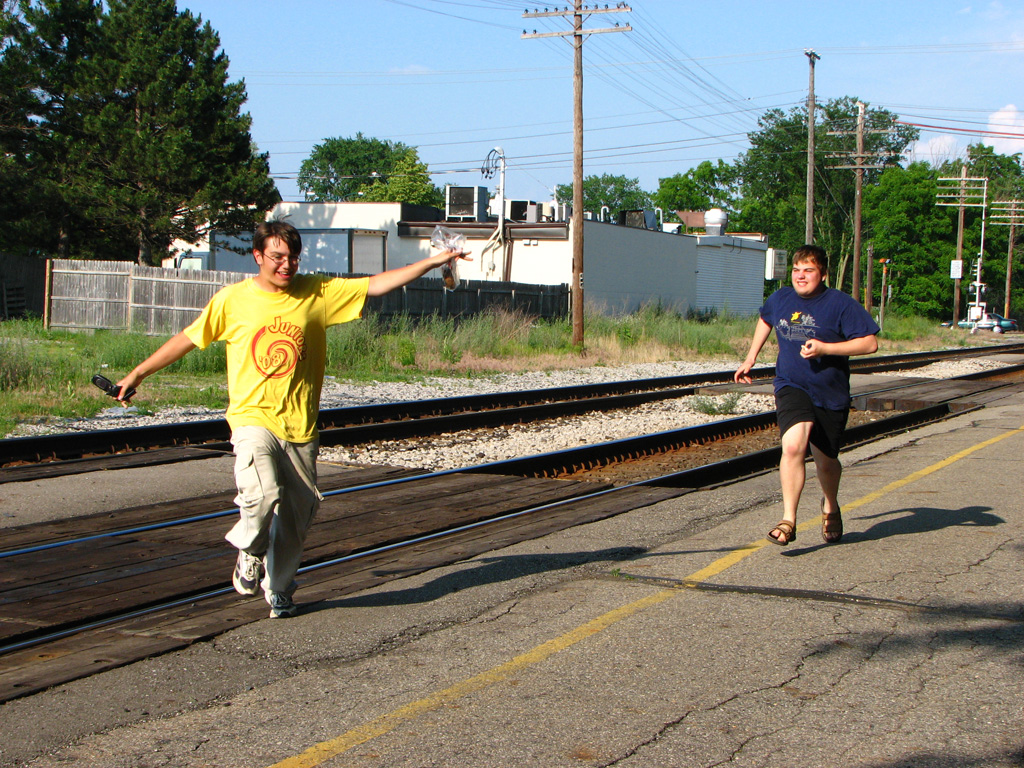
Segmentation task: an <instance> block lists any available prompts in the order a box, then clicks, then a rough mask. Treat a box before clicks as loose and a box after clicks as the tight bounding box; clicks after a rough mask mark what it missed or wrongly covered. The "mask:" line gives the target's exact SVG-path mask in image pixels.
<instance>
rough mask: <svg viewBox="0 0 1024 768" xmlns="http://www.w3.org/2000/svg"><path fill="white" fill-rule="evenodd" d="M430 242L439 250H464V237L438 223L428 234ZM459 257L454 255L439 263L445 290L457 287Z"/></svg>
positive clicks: (460, 251)
mask: <svg viewBox="0 0 1024 768" xmlns="http://www.w3.org/2000/svg"><path fill="white" fill-rule="evenodd" d="M430 244H431V245H432V246H434V247H435V248H437V249H438V250H439V251H455V252H456V253H462V252H464V251H465V250H466V238H465V236H464V235H460V234H459V233H457V232H452V231H451V230H450V229H448V228H447V227H442V226H441V225H440V224H438V225H437V226H436V227H434V232H433V233H432V234H431V235H430ZM458 261H459V257H458V256H454V257H453V258H452V259H451V260H450V261H449V262H447V263H446V264H442V265H441V279H442V280H444V287H445V290H448V291H454V290H455V289H456V288H458V287H459V283H460V280H459V268H458Z"/></svg>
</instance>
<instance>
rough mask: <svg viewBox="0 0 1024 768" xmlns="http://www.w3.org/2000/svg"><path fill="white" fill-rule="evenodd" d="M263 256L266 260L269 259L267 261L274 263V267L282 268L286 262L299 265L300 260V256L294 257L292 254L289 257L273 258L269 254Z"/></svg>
mask: <svg viewBox="0 0 1024 768" xmlns="http://www.w3.org/2000/svg"><path fill="white" fill-rule="evenodd" d="M262 256H263V258H264V259H267V261H270V262H272V263H273V264H274V266H277V267H279V266H281V265H282V264H284V263H285V262H286V261H288V262H292V263H295V264H298V263H299V260H300V259H299V257H298V256H293V255H292V254H290V253H289V254H288V255H287V256H271V255H270V254H269V253H264V254H262Z"/></svg>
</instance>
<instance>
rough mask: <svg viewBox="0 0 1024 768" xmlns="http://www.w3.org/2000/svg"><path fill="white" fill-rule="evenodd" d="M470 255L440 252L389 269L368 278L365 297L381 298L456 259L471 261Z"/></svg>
mask: <svg viewBox="0 0 1024 768" xmlns="http://www.w3.org/2000/svg"><path fill="white" fill-rule="evenodd" d="M470 253H472V251H440V252H438V253H436V254H434V255H433V256H428V257H427V258H425V259H422V260H421V261H417V262H416V263H415V264H406V265H405V266H404V267H396V268H395V269H389V270H388V271H387V272H381V273H380V274H378V275H374V276H373V277H371V278H370V285H369V287H368V288H367V289H366V295H367V296H383V295H384V294H385V293H389V292H391V291H393V290H395V288H401V287H402V286H403V285H408V284H409V283H411V282H412V281H413V280H415V279H416V278H417V277H423V276H424V275H425V274H427V272H429V271H430V270H432V269H435V268H436V267H440V266H441V265H443V264H445V263H446V262H448V261H451V260H452V259H453V258H456V257H458V258H460V259H466V260H467V261H472V259H470V258H468V254H470Z"/></svg>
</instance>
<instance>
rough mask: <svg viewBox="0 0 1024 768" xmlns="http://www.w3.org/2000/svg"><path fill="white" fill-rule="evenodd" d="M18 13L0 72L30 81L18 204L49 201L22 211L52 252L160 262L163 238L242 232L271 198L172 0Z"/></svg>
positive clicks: (214, 51)
mask: <svg viewBox="0 0 1024 768" xmlns="http://www.w3.org/2000/svg"><path fill="white" fill-rule="evenodd" d="M20 7H21V12H22V16H23V19H24V21H23V23H22V24H21V26H20V28H19V29H18V30H17V32H16V34H15V35H14V36H13V37H12V42H11V43H10V44H9V45H8V47H7V48H6V49H5V50H4V51H3V64H2V65H0V71H22V72H30V73H32V75H33V76H34V82H35V85H33V86H32V94H33V98H34V99H35V101H36V104H35V105H34V106H35V107H36V117H35V120H34V122H33V129H34V130H33V132H32V133H33V136H32V138H31V139H30V141H29V142H28V147H27V151H26V152H25V155H24V157H25V161H26V162H27V163H29V164H31V165H32V167H33V174H32V184H31V187H32V190H31V191H30V193H29V194H30V197H29V199H39V200H45V201H50V200H56V201H57V203H58V205H57V206H56V210H55V209H54V208H52V207H51V206H49V205H47V206H46V208H45V210H29V211H27V212H26V215H27V216H39V217H40V218H42V219H43V220H45V221H46V222H47V224H48V226H49V227H51V228H52V230H51V231H55V232H56V233H57V235H56V240H57V247H58V250H59V252H62V253H63V254H77V255H94V256H102V257H104V258H123V257H125V256H127V255H128V252H127V251H126V249H128V248H130V249H131V251H130V252H131V253H132V256H133V257H134V258H137V259H138V261H139V262H140V263H143V264H145V263H150V262H159V257H160V256H161V255H162V253H163V252H165V251H166V248H167V246H168V245H169V244H170V242H171V241H172V240H173V239H175V238H180V239H182V240H185V241H188V242H193V243H194V242H197V241H198V240H199V239H200V238H201V237H202V236H203V235H204V234H205V233H206V231H207V229H208V228H209V227H217V228H224V229H237V228H249V227H251V226H252V224H253V223H254V222H255V221H257V220H259V219H261V218H262V216H263V214H264V212H265V211H266V210H268V209H269V208H270V207H271V206H273V204H274V203H275V202H277V200H279V199H280V198H279V196H278V194H277V191H276V189H275V187H274V185H273V182H272V181H271V179H270V177H269V167H268V164H267V158H266V155H260V154H258V153H257V152H256V151H255V150H254V149H253V147H252V140H251V137H250V135H249V125H250V119H249V116H248V115H247V114H243V113H241V112H240V108H241V106H242V105H243V103H244V102H245V98H246V97H245V88H244V84H243V83H240V82H238V83H229V82H228V81H227V70H228V59H227V56H226V55H224V53H222V52H220V51H219V50H218V49H219V45H220V43H219V39H218V37H217V35H216V33H215V32H214V31H213V30H212V29H211V27H210V25H209V24H202V23H201V20H199V19H195V18H194V17H193V16H192V15H191V14H190V13H189V12H187V11H185V12H182V13H179V12H178V11H177V9H176V7H175V4H174V1H173V0H109V2H108V4H107V11H106V12H105V13H103V12H101V9H100V6H99V3H97V2H92V1H91V0H40V1H39V2H37V3H36V2H31V0H22V2H21V6H20ZM69 22H73V23H69ZM16 65H17V66H16ZM33 195H34V196H35V197H32V196H33ZM40 204H41V203H40ZM55 217H56V218H55ZM52 241H53V238H50V240H49V242H47V243H45V246H46V247H52Z"/></svg>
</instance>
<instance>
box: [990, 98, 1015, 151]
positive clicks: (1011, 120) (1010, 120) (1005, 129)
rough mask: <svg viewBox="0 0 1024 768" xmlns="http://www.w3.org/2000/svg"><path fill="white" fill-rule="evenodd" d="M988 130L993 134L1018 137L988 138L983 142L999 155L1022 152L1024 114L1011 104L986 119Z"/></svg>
mask: <svg viewBox="0 0 1024 768" xmlns="http://www.w3.org/2000/svg"><path fill="white" fill-rule="evenodd" d="M988 129H989V130H990V131H992V132H993V133H995V134H1000V133H1013V134H1019V135H1018V136H990V137H987V138H985V139H984V142H985V143H986V144H988V145H990V146H991V147H992V148H993V149H994V150H995V151H996V152H997V153H999V154H1000V155H1013V154H1016V153H1017V152H1024V113H1022V112H1020V111H1019V110H1018V109H1017V107H1015V106H1014V105H1013V104H1007V105H1006V106H1005V107H1003V108H1002V109H1000V110H999V111H998V112H993V113H992V114H991V115H989V118H988Z"/></svg>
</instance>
